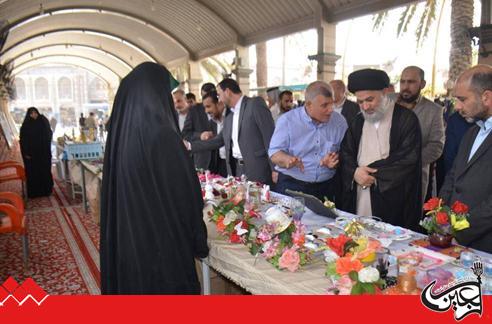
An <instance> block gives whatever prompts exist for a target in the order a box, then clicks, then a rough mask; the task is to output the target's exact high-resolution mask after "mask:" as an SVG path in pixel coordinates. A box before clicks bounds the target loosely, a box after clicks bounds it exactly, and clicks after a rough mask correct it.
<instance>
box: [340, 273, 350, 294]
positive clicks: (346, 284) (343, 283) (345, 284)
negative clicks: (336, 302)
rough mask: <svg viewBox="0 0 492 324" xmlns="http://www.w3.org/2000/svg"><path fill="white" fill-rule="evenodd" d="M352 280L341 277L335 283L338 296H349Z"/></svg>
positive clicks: (347, 277)
mask: <svg viewBox="0 0 492 324" xmlns="http://www.w3.org/2000/svg"><path fill="white" fill-rule="evenodd" d="M352 285H353V284H352V279H350V277H349V276H347V275H345V276H341V277H340V279H338V281H337V288H338V290H339V293H338V294H339V295H350V292H351V291H352Z"/></svg>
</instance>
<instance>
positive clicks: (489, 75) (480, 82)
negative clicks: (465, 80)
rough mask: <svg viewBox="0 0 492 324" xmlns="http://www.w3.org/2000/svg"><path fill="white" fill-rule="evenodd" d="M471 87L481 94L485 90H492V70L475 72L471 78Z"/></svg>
mask: <svg viewBox="0 0 492 324" xmlns="http://www.w3.org/2000/svg"><path fill="white" fill-rule="evenodd" d="M470 89H471V90H472V91H473V92H475V93H476V94H477V95H479V96H480V95H481V94H482V93H483V92H484V91H485V90H491V91H492V72H491V71H489V72H478V73H474V74H473V75H472V76H471V78H470Z"/></svg>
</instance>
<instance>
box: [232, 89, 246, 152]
mask: <svg viewBox="0 0 492 324" xmlns="http://www.w3.org/2000/svg"><path fill="white" fill-rule="evenodd" d="M243 98H244V96H241V98H239V100H238V101H237V102H236V105H235V106H234V109H233V112H234V115H233V116H232V156H233V157H234V158H235V159H240V160H242V159H243V155H242V154H241V149H240V148H239V115H240V113H241V103H242V102H243Z"/></svg>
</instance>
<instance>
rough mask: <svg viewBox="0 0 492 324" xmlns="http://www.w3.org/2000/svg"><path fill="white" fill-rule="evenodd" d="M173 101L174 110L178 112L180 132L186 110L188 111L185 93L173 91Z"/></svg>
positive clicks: (179, 90) (186, 113)
mask: <svg viewBox="0 0 492 324" xmlns="http://www.w3.org/2000/svg"><path fill="white" fill-rule="evenodd" d="M173 100H174V108H175V109H176V111H177V112H178V122H179V130H180V131H182V130H183V127H184V123H185V120H186V115H188V109H189V107H188V103H187V102H186V95H185V92H184V91H183V90H181V89H178V90H176V91H174V92H173Z"/></svg>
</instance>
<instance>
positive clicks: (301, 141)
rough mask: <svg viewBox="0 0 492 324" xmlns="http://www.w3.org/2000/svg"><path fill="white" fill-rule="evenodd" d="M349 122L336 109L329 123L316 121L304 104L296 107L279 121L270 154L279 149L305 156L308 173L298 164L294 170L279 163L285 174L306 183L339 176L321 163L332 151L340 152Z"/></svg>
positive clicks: (271, 143) (277, 167)
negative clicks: (282, 166)
mask: <svg viewBox="0 0 492 324" xmlns="http://www.w3.org/2000/svg"><path fill="white" fill-rule="evenodd" d="M346 130H347V122H346V121H345V118H344V117H343V116H342V115H340V114H339V113H337V112H335V111H334V112H333V113H332V114H331V116H330V119H329V120H328V122H326V123H316V122H314V121H313V120H312V119H311V117H309V115H308V114H307V112H306V109H305V108H304V107H299V108H298V109H293V110H291V111H289V112H287V113H285V114H283V115H282V116H280V118H279V119H278V120H277V124H276V125H275V131H274V132H273V136H272V139H271V141H270V148H269V149H268V155H269V156H270V157H271V156H272V155H274V154H275V153H277V152H279V151H283V152H285V153H287V154H289V155H292V156H297V157H299V158H301V159H302V163H303V164H304V172H301V170H299V168H298V167H293V168H290V169H285V168H281V167H279V166H275V169H276V170H277V171H279V172H282V173H283V174H286V175H288V176H291V177H293V178H296V179H298V180H301V181H305V182H323V181H326V180H329V179H330V178H332V177H333V176H334V175H335V170H334V169H329V168H327V167H325V166H320V165H319V163H320V161H321V159H322V158H323V157H324V156H325V155H327V154H328V153H330V152H335V151H336V152H338V150H339V148H340V143H341V142H342V139H343V136H344V135H345V131H346Z"/></svg>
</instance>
